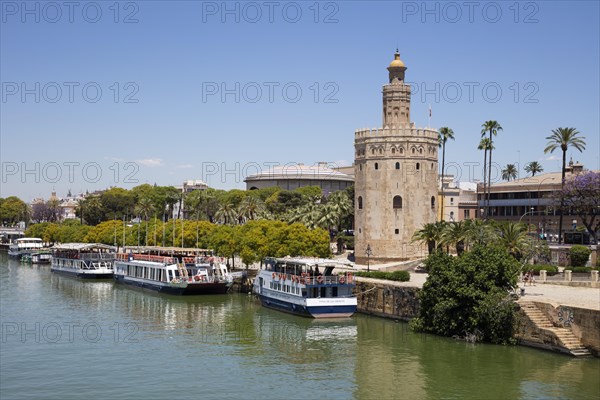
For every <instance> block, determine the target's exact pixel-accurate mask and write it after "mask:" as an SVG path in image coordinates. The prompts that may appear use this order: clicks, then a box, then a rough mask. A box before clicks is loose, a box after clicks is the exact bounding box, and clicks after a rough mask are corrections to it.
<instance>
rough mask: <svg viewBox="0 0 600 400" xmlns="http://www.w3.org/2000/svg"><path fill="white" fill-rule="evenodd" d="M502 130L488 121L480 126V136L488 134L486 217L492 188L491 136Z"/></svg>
mask: <svg viewBox="0 0 600 400" xmlns="http://www.w3.org/2000/svg"><path fill="white" fill-rule="evenodd" d="M501 130H502V126H500V124H499V123H498V121H494V120H489V121H485V122H484V123H483V124H482V125H481V136H485V134H486V133H489V134H490V149H489V150H490V158H489V160H488V171H487V173H488V187H487V190H488V193H487V208H486V213H485V215H486V216H487V215H488V214H489V211H490V193H491V187H492V149H493V148H494V139H493V138H492V137H493V136H496V135H497V134H498V132H499V131H501Z"/></svg>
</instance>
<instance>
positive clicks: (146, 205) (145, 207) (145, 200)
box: [135, 196, 154, 221]
mask: <svg viewBox="0 0 600 400" xmlns="http://www.w3.org/2000/svg"><path fill="white" fill-rule="evenodd" d="M153 211H154V203H153V202H152V199H151V198H150V197H147V196H144V197H142V198H140V199H139V200H138V202H137V205H136V206H135V212H136V213H137V214H138V215H139V216H140V217H144V220H145V221H147V220H148V215H149V214H151V213H152V212H153Z"/></svg>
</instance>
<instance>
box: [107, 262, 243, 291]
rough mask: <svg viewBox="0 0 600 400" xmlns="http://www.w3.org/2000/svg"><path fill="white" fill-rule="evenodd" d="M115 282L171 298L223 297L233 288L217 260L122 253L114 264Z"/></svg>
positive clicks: (224, 269)
mask: <svg viewBox="0 0 600 400" xmlns="http://www.w3.org/2000/svg"><path fill="white" fill-rule="evenodd" d="M114 278H115V281H117V282H120V283H125V284H128V285H132V286H136V287H139V288H142V289H148V290H153V291H157V292H160V293H168V294H175V295H199V294H223V293H227V291H228V290H229V288H230V287H231V285H232V284H233V278H232V276H231V274H230V273H229V272H228V269H227V266H225V264H223V263H222V262H220V260H219V259H218V258H217V257H211V256H195V257H193V256H192V257H190V256H188V257H179V258H178V257H175V256H165V255H152V254H136V253H122V254H119V255H118V256H117V260H116V261H115V274H114Z"/></svg>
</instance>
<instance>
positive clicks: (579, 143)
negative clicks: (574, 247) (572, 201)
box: [544, 128, 585, 244]
mask: <svg viewBox="0 0 600 400" xmlns="http://www.w3.org/2000/svg"><path fill="white" fill-rule="evenodd" d="M578 135H580V133H579V131H577V129H575V128H557V129H554V130H553V131H552V135H550V136H548V137H547V138H546V140H548V143H547V144H546V148H545V149H544V153H548V152H550V153H553V152H554V150H556V149H558V148H559V147H560V149H561V150H562V180H561V189H564V186H565V173H566V166H567V150H568V149H569V146H572V147H575V148H576V149H577V150H579V151H583V150H585V137H582V136H578ZM560 206H561V212H560V220H559V223H558V224H559V225H558V244H560V243H561V241H562V222H563V210H562V208H563V207H564V200H563V199H561V200H560Z"/></svg>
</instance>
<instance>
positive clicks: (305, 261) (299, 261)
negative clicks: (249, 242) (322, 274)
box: [265, 257, 354, 268]
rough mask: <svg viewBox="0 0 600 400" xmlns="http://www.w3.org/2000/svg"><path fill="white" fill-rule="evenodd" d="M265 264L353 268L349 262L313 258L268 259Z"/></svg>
mask: <svg viewBox="0 0 600 400" xmlns="http://www.w3.org/2000/svg"><path fill="white" fill-rule="evenodd" d="M265 262H266V263H268V264H273V263H276V264H286V265H299V266H304V267H348V268H353V267H354V266H353V265H352V263H350V262H349V261H344V260H333V259H330V258H315V257H283V258H274V257H268V258H267V259H265Z"/></svg>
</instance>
